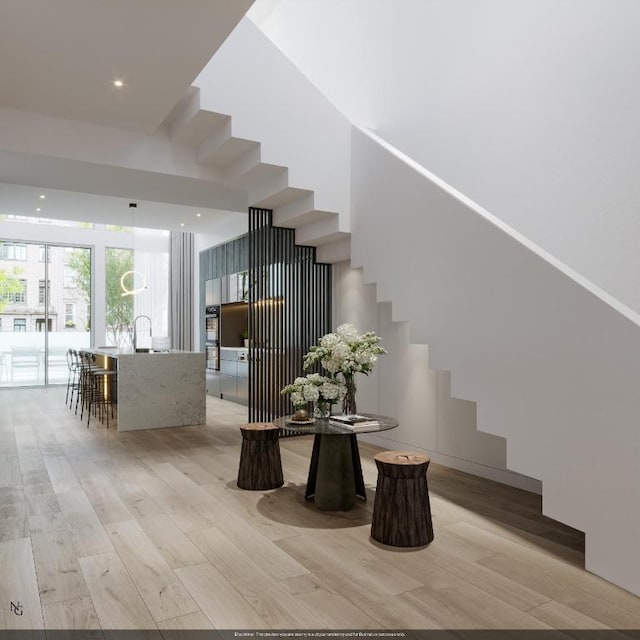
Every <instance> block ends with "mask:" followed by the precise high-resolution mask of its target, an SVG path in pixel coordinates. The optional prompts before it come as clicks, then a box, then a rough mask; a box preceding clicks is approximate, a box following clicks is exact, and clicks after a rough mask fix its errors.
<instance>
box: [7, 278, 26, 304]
mask: <svg viewBox="0 0 640 640" xmlns="http://www.w3.org/2000/svg"><path fill="white" fill-rule="evenodd" d="M19 283H20V290H19V291H8V292H6V293H4V294H3V295H2V302H6V303H8V304H20V303H22V304H24V303H25V302H26V301H27V281H26V280H19Z"/></svg>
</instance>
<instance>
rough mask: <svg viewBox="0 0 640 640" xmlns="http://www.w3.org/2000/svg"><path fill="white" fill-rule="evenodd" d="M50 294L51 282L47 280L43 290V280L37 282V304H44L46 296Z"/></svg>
mask: <svg viewBox="0 0 640 640" xmlns="http://www.w3.org/2000/svg"><path fill="white" fill-rule="evenodd" d="M50 292H51V281H50V280H47V286H46V289H45V283H44V280H38V304H44V303H45V300H46V296H47V294H49V293H50Z"/></svg>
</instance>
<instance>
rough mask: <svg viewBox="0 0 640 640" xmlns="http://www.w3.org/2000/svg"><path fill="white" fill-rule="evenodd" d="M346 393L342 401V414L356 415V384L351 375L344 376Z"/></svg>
mask: <svg viewBox="0 0 640 640" xmlns="http://www.w3.org/2000/svg"><path fill="white" fill-rule="evenodd" d="M344 385H345V387H346V393H345V394H344V398H343V399H342V413H343V414H344V415H346V416H349V415H353V414H355V413H358V410H357V407H356V382H355V379H354V376H353V374H350V375H345V376H344Z"/></svg>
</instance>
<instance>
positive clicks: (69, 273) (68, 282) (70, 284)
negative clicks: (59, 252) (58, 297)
mask: <svg viewBox="0 0 640 640" xmlns="http://www.w3.org/2000/svg"><path fill="white" fill-rule="evenodd" d="M63 280H64V283H63V286H64V288H65V289H73V288H74V287H75V286H76V272H75V270H74V269H73V267H70V266H69V265H68V264H66V265H65V266H64V275H63Z"/></svg>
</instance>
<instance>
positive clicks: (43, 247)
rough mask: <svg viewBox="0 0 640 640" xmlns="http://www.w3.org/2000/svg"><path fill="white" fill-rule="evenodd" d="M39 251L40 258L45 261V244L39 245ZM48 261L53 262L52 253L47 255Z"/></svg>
mask: <svg viewBox="0 0 640 640" xmlns="http://www.w3.org/2000/svg"><path fill="white" fill-rule="evenodd" d="M38 251H39V254H38V255H39V258H38V259H39V260H40V262H44V259H45V246H44V245H42V244H41V245H40V246H39V247H38ZM47 262H51V254H49V255H48V256H47Z"/></svg>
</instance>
